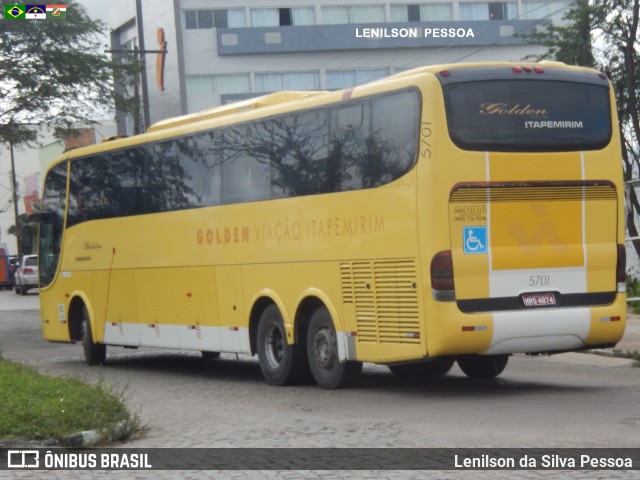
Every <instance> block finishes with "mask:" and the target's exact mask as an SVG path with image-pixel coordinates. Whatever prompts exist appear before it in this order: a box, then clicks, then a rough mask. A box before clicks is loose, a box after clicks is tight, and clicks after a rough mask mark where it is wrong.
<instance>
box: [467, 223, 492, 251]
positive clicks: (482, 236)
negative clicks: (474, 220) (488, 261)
mask: <svg viewBox="0 0 640 480" xmlns="http://www.w3.org/2000/svg"><path fill="white" fill-rule="evenodd" d="M463 235H464V237H463V241H464V253H465V254H466V253H487V247H488V245H487V227H464V228H463Z"/></svg>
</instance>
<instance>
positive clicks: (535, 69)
mask: <svg viewBox="0 0 640 480" xmlns="http://www.w3.org/2000/svg"><path fill="white" fill-rule="evenodd" d="M533 71H534V72H536V73H544V70H543V69H542V68H540V67H534V69H533Z"/></svg>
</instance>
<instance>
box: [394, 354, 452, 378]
mask: <svg viewBox="0 0 640 480" xmlns="http://www.w3.org/2000/svg"><path fill="white" fill-rule="evenodd" d="M453 363H454V362H453V360H451V359H449V358H436V359H435V360H430V361H428V362H420V363H409V364H406V365H389V370H391V372H393V374H394V375H396V376H397V377H400V378H420V377H440V376H442V375H446V374H447V373H449V370H451V367H453Z"/></svg>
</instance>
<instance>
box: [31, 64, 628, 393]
mask: <svg viewBox="0 0 640 480" xmlns="http://www.w3.org/2000/svg"><path fill="white" fill-rule="evenodd" d="M616 125H617V120H616V113H615V108H614V96H613V90H612V88H611V85H610V82H609V81H608V80H607V78H606V76H605V75H604V74H601V73H599V72H597V71H594V70H590V69H584V68H578V67H570V66H566V65H564V64H560V63H535V64H534V63H531V64H529V63H527V64H513V63H478V64H455V65H444V66H428V67H423V68H418V69H415V70H409V71H406V72H403V73H401V74H398V75H395V76H392V77H389V78H387V79H383V80H379V81H376V82H373V83H370V84H366V85H362V86H357V87H354V88H349V89H345V90H340V91H332V92H281V93H276V94H271V95H267V96H264V97H259V98H255V99H252V100H247V101H243V102H239V103H235V104H232V105H227V106H222V107H219V108H215V109H212V110H208V111H204V112H201V113H198V114H192V115H187V116H183V117H179V118H175V119H170V120H165V121H162V122H159V123H157V124H156V125H154V126H152V127H151V128H150V129H149V131H148V132H146V133H145V134H142V135H138V136H135V137H131V138H124V139H116V140H113V141H109V142H104V143H102V144H100V145H96V146H91V147H87V148H82V149H77V150H73V151H70V152H67V153H65V154H64V155H63V156H62V157H61V158H60V159H58V160H57V161H55V162H54V163H53V164H52V166H51V167H50V168H49V170H48V172H47V175H46V179H45V181H44V195H43V205H42V212H41V215H40V236H39V248H40V250H39V259H40V260H39V261H40V265H39V267H40V282H41V283H40V284H41V292H40V297H41V305H42V308H41V311H42V327H43V331H44V336H45V338H46V339H48V340H51V341H61V342H82V343H83V344H84V352H85V359H86V362H87V363H88V364H90V365H93V364H100V363H103V362H104V361H105V358H106V356H105V355H106V346H107V345H110V346H111V345H112V346H124V347H160V348H172V349H183V350H194V351H200V352H203V355H205V356H207V357H214V358H215V357H217V356H219V354H220V353H221V352H233V353H242V354H250V355H257V357H258V361H259V364H260V367H261V370H262V372H263V374H264V377H265V379H266V381H267V382H268V383H270V384H273V385H283V384H291V383H295V382H296V381H298V380H301V379H303V378H305V377H308V376H309V375H311V376H312V378H313V379H315V381H316V382H317V383H318V384H319V385H320V386H321V387H323V388H339V387H343V386H347V385H349V384H351V383H353V382H354V381H355V380H356V379H357V377H358V375H359V373H360V371H361V368H362V363H363V362H371V363H377V364H383V365H388V366H389V368H390V370H391V371H392V372H393V373H394V374H397V375H402V376H414V377H416V379H417V378H420V377H424V376H429V375H443V374H445V373H447V372H448V371H449V369H450V368H451V367H452V365H453V364H454V362H457V363H458V365H459V367H460V368H461V369H462V371H463V372H464V373H465V374H466V375H468V376H470V377H482V378H488V377H494V376H496V375H498V374H500V373H501V372H502V371H503V369H504V368H505V366H506V364H507V360H508V358H509V356H510V355H511V354H514V353H527V354H552V353H557V352H564V351H576V350H582V349H589V348H601V347H610V346H613V345H614V344H615V343H616V342H617V341H618V340H619V339H620V338H621V336H622V334H623V332H624V328H625V321H626V317H625V271H624V270H625V269H624V267H625V255H624V246H623V244H624V221H623V213H624V212H623V209H624V208H623V185H622V171H621V161H620V159H621V150H620V140H619V135H618V131H617V127H616Z"/></svg>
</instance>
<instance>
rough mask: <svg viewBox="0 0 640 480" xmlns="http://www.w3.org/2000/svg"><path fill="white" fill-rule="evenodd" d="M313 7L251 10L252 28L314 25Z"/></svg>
mask: <svg viewBox="0 0 640 480" xmlns="http://www.w3.org/2000/svg"><path fill="white" fill-rule="evenodd" d="M315 23H316V22H315V11H314V9H313V7H298V8H252V9H251V26H252V27H281V26H288V25H314V24H315Z"/></svg>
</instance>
